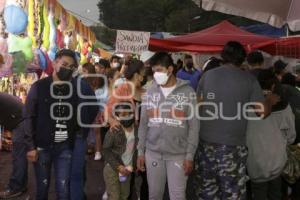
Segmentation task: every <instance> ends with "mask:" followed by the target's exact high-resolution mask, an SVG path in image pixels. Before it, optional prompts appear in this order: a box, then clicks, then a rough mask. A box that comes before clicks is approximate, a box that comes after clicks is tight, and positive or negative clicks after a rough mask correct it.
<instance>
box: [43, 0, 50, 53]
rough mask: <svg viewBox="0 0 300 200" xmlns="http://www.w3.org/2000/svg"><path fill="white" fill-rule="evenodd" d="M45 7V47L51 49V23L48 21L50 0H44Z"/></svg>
mask: <svg viewBox="0 0 300 200" xmlns="http://www.w3.org/2000/svg"><path fill="white" fill-rule="evenodd" d="M44 2H45V3H44V7H43V21H44V31H43V47H44V48H45V49H47V50H48V49H49V46H50V41H49V35H50V24H49V21H48V8H47V5H48V0H45V1H44Z"/></svg>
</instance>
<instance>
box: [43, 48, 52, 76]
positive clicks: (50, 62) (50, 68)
mask: <svg viewBox="0 0 300 200" xmlns="http://www.w3.org/2000/svg"><path fill="white" fill-rule="evenodd" d="M45 57H46V61H47V68H46V69H45V73H46V74H47V75H52V73H53V66H52V61H51V60H50V58H49V56H48V54H47V53H45Z"/></svg>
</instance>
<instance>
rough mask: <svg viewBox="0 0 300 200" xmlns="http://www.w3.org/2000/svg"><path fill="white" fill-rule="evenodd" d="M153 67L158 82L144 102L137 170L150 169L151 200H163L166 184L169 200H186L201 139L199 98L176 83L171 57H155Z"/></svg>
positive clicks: (192, 91) (160, 54) (191, 90)
mask: <svg viewBox="0 0 300 200" xmlns="http://www.w3.org/2000/svg"><path fill="white" fill-rule="evenodd" d="M150 64H151V66H152V69H153V71H154V79H155V82H154V83H153V85H152V86H151V87H150V88H148V90H147V93H146V95H145V96H144V98H143V102H142V112H141V119H140V126H139V131H138V137H139V142H138V161H137V167H138V169H139V170H141V171H145V169H147V178H148V185H149V199H150V200H160V199H162V198H163V194H164V188H165V184H166V180H168V186H169V195H170V199H171V200H175V199H176V200H185V199H186V196H185V190H186V181H187V176H188V175H189V174H190V172H191V171H192V169H193V159H194V154H195V151H196V149H197V145H198V138H199V121H198V120H197V119H196V115H195V110H196V104H197V101H196V94H195V92H194V90H193V88H191V87H190V86H189V83H188V82H185V81H183V80H181V79H176V77H175V76H174V64H173V60H172V58H171V56H170V55H169V54H167V53H163V52H160V53H156V54H155V55H154V56H153V57H152V58H151V60H150ZM145 165H146V168H145Z"/></svg>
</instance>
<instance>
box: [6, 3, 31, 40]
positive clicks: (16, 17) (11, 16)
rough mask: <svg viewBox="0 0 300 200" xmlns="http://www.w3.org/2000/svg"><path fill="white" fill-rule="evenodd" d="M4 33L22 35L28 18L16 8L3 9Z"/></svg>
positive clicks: (22, 11) (13, 6) (11, 6)
mask: <svg viewBox="0 0 300 200" xmlns="http://www.w3.org/2000/svg"><path fill="white" fill-rule="evenodd" d="M4 21H5V25H6V31H7V32H9V33H12V34H16V35H18V34H21V33H24V32H25V30H26V27H27V24H28V16H27V14H26V13H25V12H24V10H23V9H22V8H20V7H18V6H15V5H10V6H7V7H6V8H5V9H4Z"/></svg>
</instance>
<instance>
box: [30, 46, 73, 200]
mask: <svg viewBox="0 0 300 200" xmlns="http://www.w3.org/2000/svg"><path fill="white" fill-rule="evenodd" d="M53 67H54V72H53V74H52V76H49V77H47V78H44V79H41V80H39V81H37V82H35V83H34V84H33V85H32V87H31V89H30V91H29V94H28V97H27V101H26V104H25V112H24V118H25V119H24V125H25V140H26V144H27V147H28V152H27V158H28V160H29V161H31V162H33V163H34V169H35V175H36V188H37V189H36V198H35V199H36V200H40V199H41V200H42V199H43V200H44V199H47V198H48V189H49V185H50V176H51V167H52V165H53V166H54V170H55V185H56V196H57V197H56V199H58V200H65V199H66V200H68V199H69V198H70V194H69V186H70V172H71V162H72V147H73V145H74V140H75V137H76V132H77V131H78V130H79V126H78V123H77V107H78V94H77V90H76V84H77V83H76V81H75V80H74V79H73V78H72V74H73V72H74V71H75V69H76V68H77V60H76V56H75V53H74V52H73V51H71V50H67V49H63V50H61V51H59V52H58V53H57V54H56V56H55V60H54V62H53Z"/></svg>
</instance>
